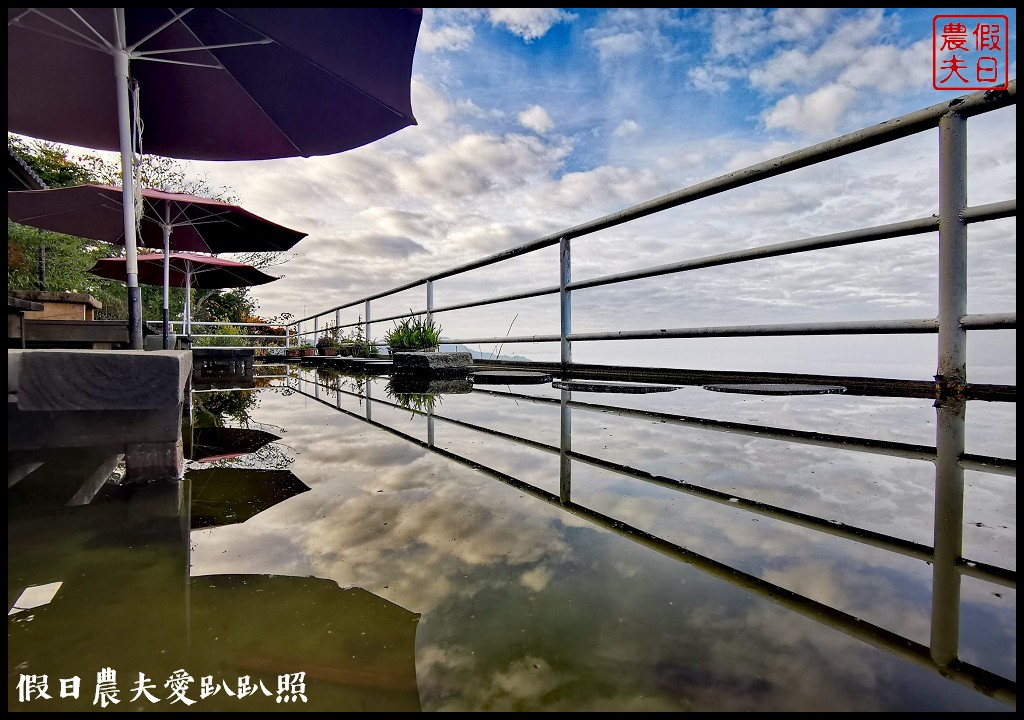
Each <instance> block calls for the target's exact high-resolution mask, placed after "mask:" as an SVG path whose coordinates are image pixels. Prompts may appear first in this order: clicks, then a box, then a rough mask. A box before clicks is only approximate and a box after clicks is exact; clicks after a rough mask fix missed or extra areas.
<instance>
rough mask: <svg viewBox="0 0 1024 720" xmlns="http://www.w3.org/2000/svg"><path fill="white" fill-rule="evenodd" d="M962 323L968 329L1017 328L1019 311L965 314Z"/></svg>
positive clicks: (961, 319)
mask: <svg viewBox="0 0 1024 720" xmlns="http://www.w3.org/2000/svg"><path fill="white" fill-rule="evenodd" d="M960 325H961V326H962V327H964V328H966V329H968V330H1016V329H1017V313H1015V312H1012V313H984V314H981V313H979V314H974V315H964V316H963V317H962V318H960Z"/></svg>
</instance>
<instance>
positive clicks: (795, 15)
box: [771, 8, 835, 40]
mask: <svg viewBox="0 0 1024 720" xmlns="http://www.w3.org/2000/svg"><path fill="white" fill-rule="evenodd" d="M834 12H835V9H834V8H776V9H775V11H774V12H773V13H772V18H771V19H772V34H773V35H774V36H775V37H776V38H778V39H779V40H799V39H802V38H807V37H814V36H815V34H816V33H817V32H818V30H820V29H821V28H822V27H823V26H824V25H825V23H826V22H828V19H829V17H830V16H831V15H832V14H833V13H834Z"/></svg>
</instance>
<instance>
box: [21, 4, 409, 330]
mask: <svg viewBox="0 0 1024 720" xmlns="http://www.w3.org/2000/svg"><path fill="white" fill-rule="evenodd" d="M421 20H422V9H421V8H183V9H180V8H148V7H134V8H8V10H7V130H8V131H9V132H15V133H19V134H22V135H28V136H31V137H37V138H42V139H44V140H50V141H54V142H63V143H69V144H72V145H79V146H83V147H89V148H95V149H97V150H117V151H120V153H121V170H122V177H123V178H124V196H125V197H126V198H129V199H130V198H132V197H134V187H133V186H134V185H136V182H135V179H134V176H135V172H134V168H133V162H132V158H133V157H134V156H136V155H141V154H142V153H144V152H145V153H152V154H154V155H160V156H163V157H170V158H178V159H191V160H264V159H269V158H283V157H297V156H302V157H310V156H313V155H331V154H334V153H339V152H343V151H345V150H351V149H353V148H357V147H361V146H363V145H366V144H368V143H371V142H373V141H375V140H378V139H380V138H382V137H385V136H387V135H390V134H392V133H394V132H397V131H398V130H401V129H402V128H405V127H408V126H409V125H415V124H416V119H415V117H413V114H412V105H411V97H410V82H411V77H412V61H413V54H414V52H415V48H416V38H417V35H418V34H419V28H420V22H421ZM123 207H124V226H125V241H124V246H125V258H126V261H127V279H126V282H127V286H128V300H129V302H128V325H129V328H128V330H129V338H130V340H131V347H132V348H135V349H141V348H142V317H141V316H142V300H141V293H140V291H139V288H138V269H137V255H138V250H137V243H136V237H135V225H136V222H135V218H134V204H133V203H132V202H131V201H130V200H129V201H128V202H126V203H124V205H123Z"/></svg>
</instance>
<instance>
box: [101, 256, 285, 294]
mask: <svg viewBox="0 0 1024 720" xmlns="http://www.w3.org/2000/svg"><path fill="white" fill-rule="evenodd" d="M169 260H170V270H171V272H170V286H171V287H179V288H188V287H192V288H199V289H202V290H221V289H226V288H240V287H251V286H253V285H263V284H264V283H268V282H273V281H274V280H277V279H278V278H276V277H274V276H273V275H267V274H266V273H265V272H263V271H262V270H259V269H257V268H255V267H253V266H252V265H247V264H246V263H238V262H233V261H231V260H224V259H223V258H217V257H213V256H211V255H193V254H192V253H171V254H170V256H169ZM89 272H91V273H92V274H93V275H98V276H100V277H104V278H108V279H110V280H120V281H122V282H124V281H125V280H126V278H127V276H128V271H127V267H126V263H125V259H124V258H123V257H113V258H100V259H99V260H97V261H96V264H95V265H93V266H92V267H91V268H89ZM139 282H141V283H143V284H145V285H163V284H164V256H163V254H158V255H139Z"/></svg>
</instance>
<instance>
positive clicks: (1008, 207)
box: [960, 198, 1017, 224]
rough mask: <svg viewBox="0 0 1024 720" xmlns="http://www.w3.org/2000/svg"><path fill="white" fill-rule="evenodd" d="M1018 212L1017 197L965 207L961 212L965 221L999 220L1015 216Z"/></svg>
mask: <svg viewBox="0 0 1024 720" xmlns="http://www.w3.org/2000/svg"><path fill="white" fill-rule="evenodd" d="M1016 214H1017V199H1016V198H1014V199H1013V200H1003V201H1001V202H994V203H989V204H988V205H975V206H973V207H966V208H964V210H963V212H962V213H960V219H961V220H963V221H964V222H965V223H968V224H970V223H976V222H985V221H987V220H999V219H1001V218H1008V217H1014V216H1015V215H1016Z"/></svg>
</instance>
